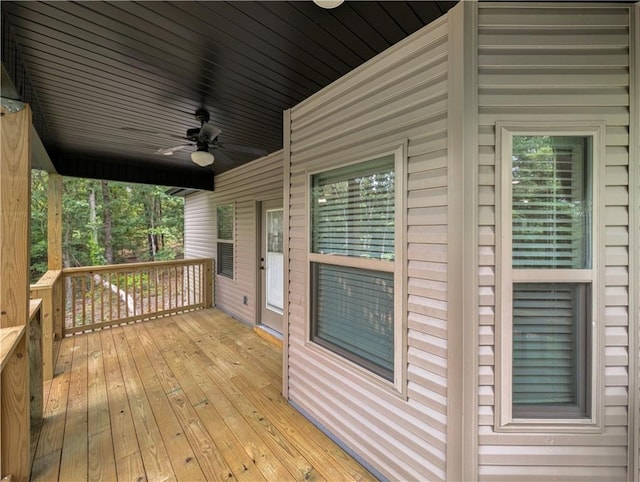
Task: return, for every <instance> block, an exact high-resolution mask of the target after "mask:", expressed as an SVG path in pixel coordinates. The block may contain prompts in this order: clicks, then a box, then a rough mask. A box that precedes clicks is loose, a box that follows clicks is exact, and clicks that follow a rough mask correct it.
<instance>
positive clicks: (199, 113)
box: [196, 109, 209, 124]
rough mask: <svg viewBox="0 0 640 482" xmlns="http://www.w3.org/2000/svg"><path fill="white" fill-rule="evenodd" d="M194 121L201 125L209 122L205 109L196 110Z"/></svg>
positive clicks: (207, 112)
mask: <svg viewBox="0 0 640 482" xmlns="http://www.w3.org/2000/svg"><path fill="white" fill-rule="evenodd" d="M196 120H198V121H200V123H201V124H204V123H205V122H209V111H208V110H207V109H198V110H196Z"/></svg>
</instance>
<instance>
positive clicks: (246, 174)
mask: <svg viewBox="0 0 640 482" xmlns="http://www.w3.org/2000/svg"><path fill="white" fill-rule="evenodd" d="M282 175H283V158H282V151H278V152H275V153H273V154H270V155H268V156H266V157H263V158H261V159H258V160H256V161H253V162H250V163H249V164H245V165H244V166H242V167H239V168H236V169H233V170H232V171H227V172H225V173H223V174H221V175H219V176H216V179H215V191H214V192H213V193H210V194H209V196H210V197H211V199H210V205H211V212H212V214H211V216H210V217H209V220H210V222H211V240H210V242H211V249H212V250H213V252H214V254H213V258H214V259H215V257H216V254H215V249H216V207H217V206H221V205H224V204H234V206H235V233H234V236H235V248H234V279H229V278H226V277H224V276H219V275H215V300H214V302H215V305H216V307H218V308H219V309H221V310H223V311H225V312H226V313H228V314H230V315H232V316H234V317H235V318H238V319H239V320H242V321H244V322H246V323H250V324H255V323H256V316H257V315H256V297H257V293H256V290H257V270H258V266H257V257H258V244H257V243H258V241H259V237H258V233H257V229H258V221H259V219H258V218H259V216H260V211H259V203H260V202H261V201H267V200H272V199H282V186H283V184H282ZM245 296H246V298H247V304H244V303H243V302H244V297H245Z"/></svg>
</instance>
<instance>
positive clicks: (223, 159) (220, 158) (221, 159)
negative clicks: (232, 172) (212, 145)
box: [211, 149, 233, 164]
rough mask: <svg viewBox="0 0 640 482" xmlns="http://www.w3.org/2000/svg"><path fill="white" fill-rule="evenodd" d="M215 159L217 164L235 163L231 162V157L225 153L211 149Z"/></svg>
mask: <svg viewBox="0 0 640 482" xmlns="http://www.w3.org/2000/svg"><path fill="white" fill-rule="evenodd" d="M211 151H213V152H212V154H213V157H215V158H216V161H215V162H217V163H222V164H232V163H233V161H232V160H231V158H230V157H229V156H227V155H226V154H225V153H224V152H222V151H221V150H220V149H211Z"/></svg>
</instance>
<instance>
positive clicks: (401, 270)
mask: <svg viewBox="0 0 640 482" xmlns="http://www.w3.org/2000/svg"><path fill="white" fill-rule="evenodd" d="M369 153H370V154H369ZM367 154H368V155H366V157H364V156H363V157H359V158H358V159H353V160H347V161H345V162H342V163H333V164H331V165H329V164H328V165H326V166H324V167H323V168H322V169H317V170H313V171H312V170H307V171H306V180H305V182H306V187H305V192H306V193H307V194H308V195H307V199H306V203H307V206H306V209H305V215H306V225H307V241H306V245H307V265H306V288H307V289H306V293H307V297H308V299H307V303H306V307H307V309H306V312H307V323H306V324H305V325H306V326H305V340H306V343H305V345H306V346H307V347H308V348H309V349H311V350H314V351H315V352H316V353H318V354H320V355H321V356H324V357H326V358H327V359H329V360H330V361H331V362H333V363H337V364H339V365H342V366H344V367H345V368H346V369H348V370H349V371H350V372H351V373H355V374H357V375H359V376H360V377H361V378H364V379H366V380H368V381H370V382H372V383H374V384H375V385H377V386H379V387H382V388H383V389H385V390H388V391H389V392H390V393H392V394H394V395H396V396H400V397H401V398H403V399H406V398H407V383H406V379H407V368H406V359H407V349H406V345H407V333H406V332H407V328H406V327H407V302H406V294H407V279H406V266H407V250H406V244H407V243H406V229H407V179H406V176H407V167H406V165H407V141H404V142H403V143H402V144H400V145H398V144H397V143H396V144H393V145H392V146H386V147H385V146H382V147H380V148H375V149H369V150H368V151H367ZM388 155H393V156H394V161H395V162H394V169H395V226H394V228H395V230H394V237H395V239H394V253H395V259H394V260H393V261H388V260H377V259H364V258H356V257H350V256H340V255H328V254H319V253H314V252H313V251H312V249H313V248H312V242H311V240H312V225H311V224H312V223H311V218H312V213H311V209H312V206H311V195H310V193H311V185H312V177H313V176H314V175H316V174H320V173H323V172H326V171H330V170H333V169H337V168H341V167H346V166H349V165H354V164H360V163H362V162H367V161H372V160H375V159H379V158H381V157H385V156H388ZM313 263H322V264H329V265H336V266H345V267H351V268H360V269H369V270H374V271H382V272H388V273H391V272H392V273H393V274H394V277H393V282H394V293H393V296H394V313H393V316H394V336H393V338H394V340H393V350H394V353H393V356H394V359H393V367H394V368H393V372H394V373H393V382H392V381H390V380H387V379H386V378H384V377H382V376H381V375H378V374H376V373H374V372H373V371H371V370H369V369H367V368H365V367H363V366H361V365H359V364H357V363H356V362H354V361H352V360H350V359H348V358H346V357H344V356H342V355H340V354H338V353H335V352H333V351H331V350H330V349H328V348H326V347H324V346H322V345H320V344H318V343H316V342H314V341H313V340H312V339H311V336H312V333H311V324H312V313H311V305H312V303H311V296H312V280H311V272H312V269H311V265H312V264H313Z"/></svg>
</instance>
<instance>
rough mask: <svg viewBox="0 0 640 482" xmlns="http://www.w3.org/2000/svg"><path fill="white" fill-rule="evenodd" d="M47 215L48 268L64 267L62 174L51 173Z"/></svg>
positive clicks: (57, 268) (58, 268)
mask: <svg viewBox="0 0 640 482" xmlns="http://www.w3.org/2000/svg"><path fill="white" fill-rule="evenodd" d="M48 202H49V211H48V215H47V244H48V252H47V255H48V269H49V270H60V269H62V176H61V175H60V174H56V173H54V172H50V173H49V196H48Z"/></svg>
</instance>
